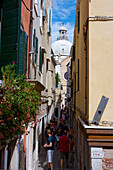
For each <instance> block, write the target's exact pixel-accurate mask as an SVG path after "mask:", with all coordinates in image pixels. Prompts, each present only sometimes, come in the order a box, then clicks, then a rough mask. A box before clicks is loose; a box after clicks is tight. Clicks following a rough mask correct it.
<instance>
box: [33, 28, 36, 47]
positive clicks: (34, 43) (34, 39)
mask: <svg viewBox="0 0 113 170" xmlns="http://www.w3.org/2000/svg"><path fill="white" fill-rule="evenodd" d="M33 47H34V49H35V48H36V29H34V35H33Z"/></svg>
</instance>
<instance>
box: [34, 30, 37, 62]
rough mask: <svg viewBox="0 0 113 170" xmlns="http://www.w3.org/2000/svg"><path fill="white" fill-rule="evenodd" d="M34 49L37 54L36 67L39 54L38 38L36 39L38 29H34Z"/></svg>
mask: <svg viewBox="0 0 113 170" xmlns="http://www.w3.org/2000/svg"><path fill="white" fill-rule="evenodd" d="M33 49H34V52H35V59H34V62H35V65H36V64H37V53H38V38H37V37H36V29H34V35H33Z"/></svg>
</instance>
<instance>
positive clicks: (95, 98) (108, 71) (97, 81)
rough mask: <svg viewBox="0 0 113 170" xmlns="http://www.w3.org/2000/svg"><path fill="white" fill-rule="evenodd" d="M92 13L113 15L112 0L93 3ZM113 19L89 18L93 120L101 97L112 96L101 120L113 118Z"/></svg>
mask: <svg viewBox="0 0 113 170" xmlns="http://www.w3.org/2000/svg"><path fill="white" fill-rule="evenodd" d="M89 4H90V10H89V11H90V13H89V16H92V17H95V16H107V17H109V16H110V17H111V16H113V1H112V0H95V1H91V2H90V3H89ZM112 91H113V20H98V21H96V20H95V21H89V119H90V120H92V119H93V117H94V115H95V112H96V109H97V107H98V105H99V102H100V100H101V97H102V96H103V95H104V96H106V97H108V98H109V101H108V104H107V106H106V108H105V111H104V113H103V115H102V118H101V121H102V120H105V121H113V116H112V115H113V92H112Z"/></svg>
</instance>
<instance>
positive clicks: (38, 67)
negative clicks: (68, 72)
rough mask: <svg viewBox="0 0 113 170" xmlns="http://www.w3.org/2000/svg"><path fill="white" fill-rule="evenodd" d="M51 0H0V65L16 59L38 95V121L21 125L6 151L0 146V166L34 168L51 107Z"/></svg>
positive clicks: (51, 112)
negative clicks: (23, 128) (14, 143)
mask: <svg viewBox="0 0 113 170" xmlns="http://www.w3.org/2000/svg"><path fill="white" fill-rule="evenodd" d="M51 30H52V0H29V1H27V0H22V1H20V0H3V1H1V2H0V68H1V67H2V66H4V65H7V64H9V63H13V62H15V63H16V71H17V73H19V74H26V75H27V78H28V82H30V83H33V84H34V85H35V87H36V90H37V93H38V94H39V95H40V100H41V102H40V103H41V104H40V108H39V116H38V119H39V122H38V123H37V124H36V125H35V124H34V125H33V126H32V127H31V123H30V124H29V125H28V128H27V129H25V134H24V135H22V138H21V140H20V139H18V140H17V143H16V145H15V146H12V149H11V151H10V152H9V151H8V150H7V148H6V147H4V148H2V147H0V169H4V170H7V169H8V170H12V169H21V170H22V169H27V170H31V169H35V166H36V162H37V161H38V159H39V156H38V154H39V152H40V148H41V146H42V145H43V143H44V128H45V126H46V123H47V122H49V120H50V119H51V118H52V117H53V114H54V109H55V61H54V59H53V57H52V56H51Z"/></svg>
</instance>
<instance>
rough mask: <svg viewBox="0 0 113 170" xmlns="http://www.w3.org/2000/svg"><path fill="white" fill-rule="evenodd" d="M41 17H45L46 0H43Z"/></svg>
mask: <svg viewBox="0 0 113 170" xmlns="http://www.w3.org/2000/svg"><path fill="white" fill-rule="evenodd" d="M42 16H43V17H46V0H43V11H42Z"/></svg>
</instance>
